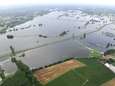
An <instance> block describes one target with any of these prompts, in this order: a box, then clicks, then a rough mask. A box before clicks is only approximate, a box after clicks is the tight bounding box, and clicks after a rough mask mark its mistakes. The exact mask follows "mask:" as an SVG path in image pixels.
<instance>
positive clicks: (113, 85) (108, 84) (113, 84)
mask: <svg viewBox="0 0 115 86" xmlns="http://www.w3.org/2000/svg"><path fill="white" fill-rule="evenodd" d="M101 86H115V78H113V79H112V80H110V81H107V82H106V83H104V84H102V85H101Z"/></svg>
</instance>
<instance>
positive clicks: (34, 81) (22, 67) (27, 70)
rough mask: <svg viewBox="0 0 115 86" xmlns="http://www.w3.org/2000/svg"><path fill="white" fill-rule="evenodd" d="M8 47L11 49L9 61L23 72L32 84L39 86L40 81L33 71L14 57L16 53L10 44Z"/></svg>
mask: <svg viewBox="0 0 115 86" xmlns="http://www.w3.org/2000/svg"><path fill="white" fill-rule="evenodd" d="M10 49H11V51H12V56H11V61H12V62H13V63H15V64H16V66H17V68H18V70H20V71H22V72H24V74H25V77H26V78H27V79H28V80H29V82H30V83H31V84H32V86H40V83H39V82H38V81H37V79H36V78H35V77H34V76H33V73H32V71H31V70H30V68H29V67H28V66H27V65H26V64H24V63H23V62H22V61H21V60H17V59H16V53H15V50H14V48H13V47H12V46H10Z"/></svg>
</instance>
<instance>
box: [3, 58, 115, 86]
mask: <svg viewBox="0 0 115 86" xmlns="http://www.w3.org/2000/svg"><path fill="white" fill-rule="evenodd" d="M77 60H79V61H80V62H82V63H84V64H86V65H87V66H86V67H82V68H78V69H75V70H72V71H70V72H68V73H66V74H64V75H63V76H61V77H59V78H57V79H55V80H53V81H51V82H49V83H48V84H47V85H44V86H100V85H101V84H103V83H104V82H106V81H108V80H111V79H112V78H114V77H115V74H113V73H112V72H111V71H110V70H108V69H107V68H106V67H105V66H104V65H102V64H101V63H100V62H99V61H97V59H77ZM22 83H23V85H21V84H22ZM24 83H25V85H24ZM1 86H31V85H30V84H29V83H28V80H27V79H26V78H24V75H23V73H20V72H18V73H16V74H15V76H13V77H12V78H9V79H7V80H6V81H5V83H4V84H3V85H1Z"/></svg>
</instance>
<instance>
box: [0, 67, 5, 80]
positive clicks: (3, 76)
mask: <svg viewBox="0 0 115 86" xmlns="http://www.w3.org/2000/svg"><path fill="white" fill-rule="evenodd" d="M0 77H1V79H2V80H4V79H5V73H4V70H3V69H2V67H1V66H0Z"/></svg>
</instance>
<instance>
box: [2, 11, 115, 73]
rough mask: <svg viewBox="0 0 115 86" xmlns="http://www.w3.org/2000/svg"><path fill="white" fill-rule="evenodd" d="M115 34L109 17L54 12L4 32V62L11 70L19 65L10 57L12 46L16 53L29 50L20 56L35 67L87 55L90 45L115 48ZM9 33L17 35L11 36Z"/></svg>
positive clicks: (73, 12) (79, 12) (6, 67)
mask: <svg viewBox="0 0 115 86" xmlns="http://www.w3.org/2000/svg"><path fill="white" fill-rule="evenodd" d="M114 33H115V25H114V24H113V23H112V22H111V21H110V17H108V16H98V15H89V14H86V13H84V12H82V11H79V10H74V11H72V10H69V11H53V12H50V13H49V14H47V15H44V16H38V17H35V18H34V19H33V20H31V21H28V22H26V23H24V24H21V25H17V26H16V27H14V28H9V29H8V30H7V33H6V34H2V35H0V56H1V59H0V61H1V64H4V65H2V66H3V67H4V68H5V70H7V71H8V72H11V71H12V70H15V68H16V67H15V65H14V64H12V63H11V62H10V61H8V60H6V59H8V58H9V56H7V55H8V54H9V53H10V52H11V51H10V48H9V46H10V45H12V46H13V47H14V48H15V50H16V52H18V51H24V52H25V57H24V58H20V59H22V61H24V63H26V64H28V65H29V66H30V67H31V68H37V67H41V66H44V65H47V64H51V63H52V62H56V61H60V60H63V59H65V58H68V57H79V58H87V57H88V54H89V49H90V48H96V49H98V50H99V51H102V52H103V51H106V50H107V49H110V48H114V43H115V34H114ZM8 35H13V36H14V38H13V39H7V36H8ZM108 43H109V44H108ZM107 45H109V46H108V47H107ZM26 50H27V51H26ZM5 55H6V56H5ZM3 56H4V57H3Z"/></svg>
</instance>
